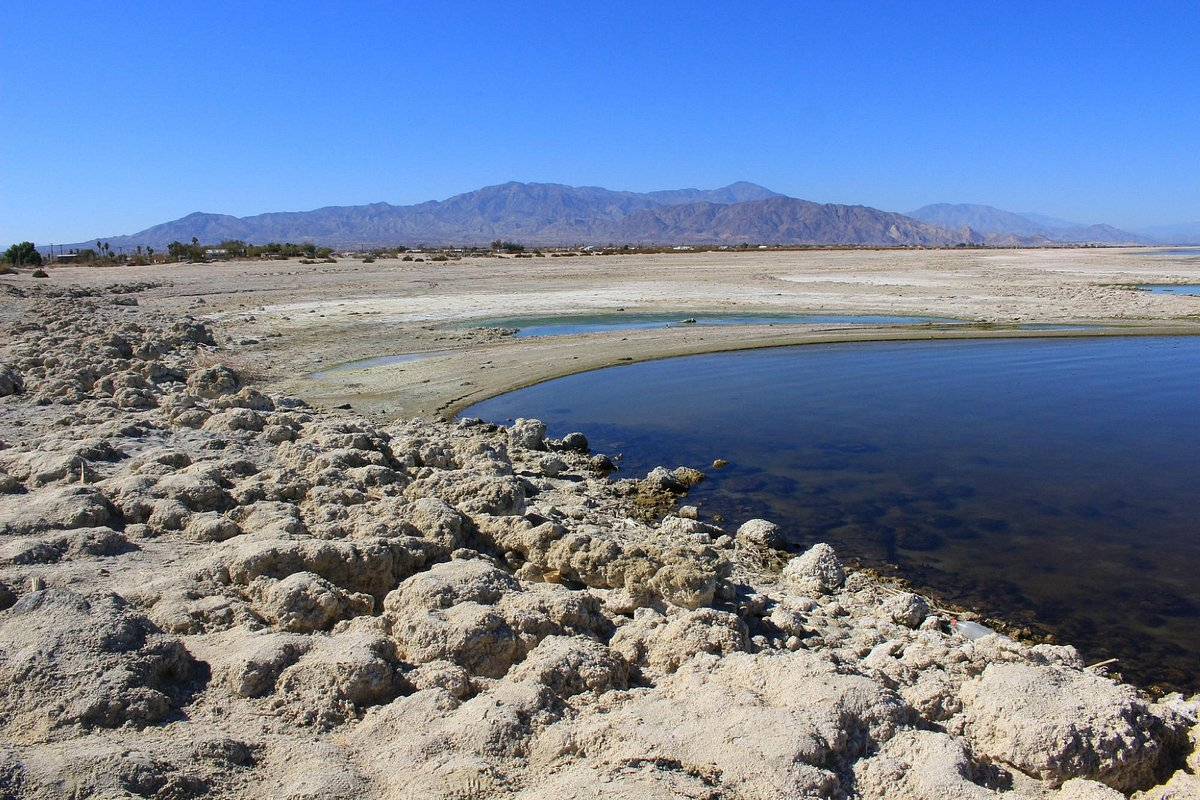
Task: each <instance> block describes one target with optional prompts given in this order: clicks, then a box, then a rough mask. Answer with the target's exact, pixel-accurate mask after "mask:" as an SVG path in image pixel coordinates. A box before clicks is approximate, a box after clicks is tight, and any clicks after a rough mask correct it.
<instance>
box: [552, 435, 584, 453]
mask: <svg viewBox="0 0 1200 800" xmlns="http://www.w3.org/2000/svg"><path fill="white" fill-rule="evenodd" d="M557 446H558V448H559V449H560V450H573V451H575V452H576V453H586V452H587V451H588V450H589V449H591V446H590V445H589V443H588V438H587V437H586V436H584V435H583V434H582V433H580V432H578V431H574V432H572V433H568V434H567V435H566V436H564V437H563V438H561V439H559V440H558V442H557Z"/></svg>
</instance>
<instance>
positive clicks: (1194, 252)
mask: <svg viewBox="0 0 1200 800" xmlns="http://www.w3.org/2000/svg"><path fill="white" fill-rule="evenodd" d="M1141 255H1147V256H1200V247H1173V248H1171V249H1170V250H1147V251H1146V252H1144V253H1142V254H1141Z"/></svg>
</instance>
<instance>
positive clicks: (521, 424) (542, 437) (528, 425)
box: [508, 419, 546, 450]
mask: <svg viewBox="0 0 1200 800" xmlns="http://www.w3.org/2000/svg"><path fill="white" fill-rule="evenodd" d="M508 440H509V442H511V443H512V444H513V446H514V447H520V448H523V449H525V450H545V449H546V426H545V424H544V423H543V422H542V421H541V420H536V419H517V420H516V421H514V422H513V424H512V425H510V426H509V428H508Z"/></svg>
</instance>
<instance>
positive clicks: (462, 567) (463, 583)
mask: <svg viewBox="0 0 1200 800" xmlns="http://www.w3.org/2000/svg"><path fill="white" fill-rule="evenodd" d="M518 588H519V585H518V583H517V581H516V579H515V578H513V576H512V575H510V574H508V573H507V572H505V571H504V570H501V569H498V568H497V567H494V566H492V565H491V564H489V563H488V562H486V561H483V560H466V561H463V560H458V559H456V560H454V561H447V562H445V563H443V564H435V565H433V566H432V567H431V568H429V569H428V570H426V571H425V572H421V573H418V574H416V575H413V576H412V577H411V578H408V579H407V580H405V581H404V582H403V583H401V584H400V585H399V586H397V587H396V590H395V591H393V592H391V593H390V594H388V596H387V598H386V599H385V600H384V601H383V607H384V610H385V611H389V612H402V611H409V610H426V609H442V608H450V607H451V606H454V605H457V604H459V603H465V602H472V603H483V604H487V605H494V604H495V603H497V602H499V601H500V598H501V597H503V596H504V595H505V594H506V593H508V592H513V591H516V590H517V589H518Z"/></svg>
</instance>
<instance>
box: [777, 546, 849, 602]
mask: <svg viewBox="0 0 1200 800" xmlns="http://www.w3.org/2000/svg"><path fill="white" fill-rule="evenodd" d="M845 579H846V572H845V570H844V569H843V568H842V562H841V561H840V560H839V559H838V557H837V553H835V552H834V550H833V548H832V547H830V546H829V545H827V544H825V543H824V542H822V543H820V544H815V545H813V546H812V547H810V548H809V549H808V550H806V551H805V552H804V554H803V555H800V556H797V557H796V558H793V559H792V560H791V561H789V562H788V563H787V565H786V566H785V567H784V568H783V574H782V576H781V580H782V582H783V583H784V585H785V586H788V587H789V588H791V589H793V590H798V591H799V592H800V593H801V594H826V593H829V592H832V591H833V590H834V589H837V588H838V587H840V586H841V585H842V582H843V581H844V580H845Z"/></svg>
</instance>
